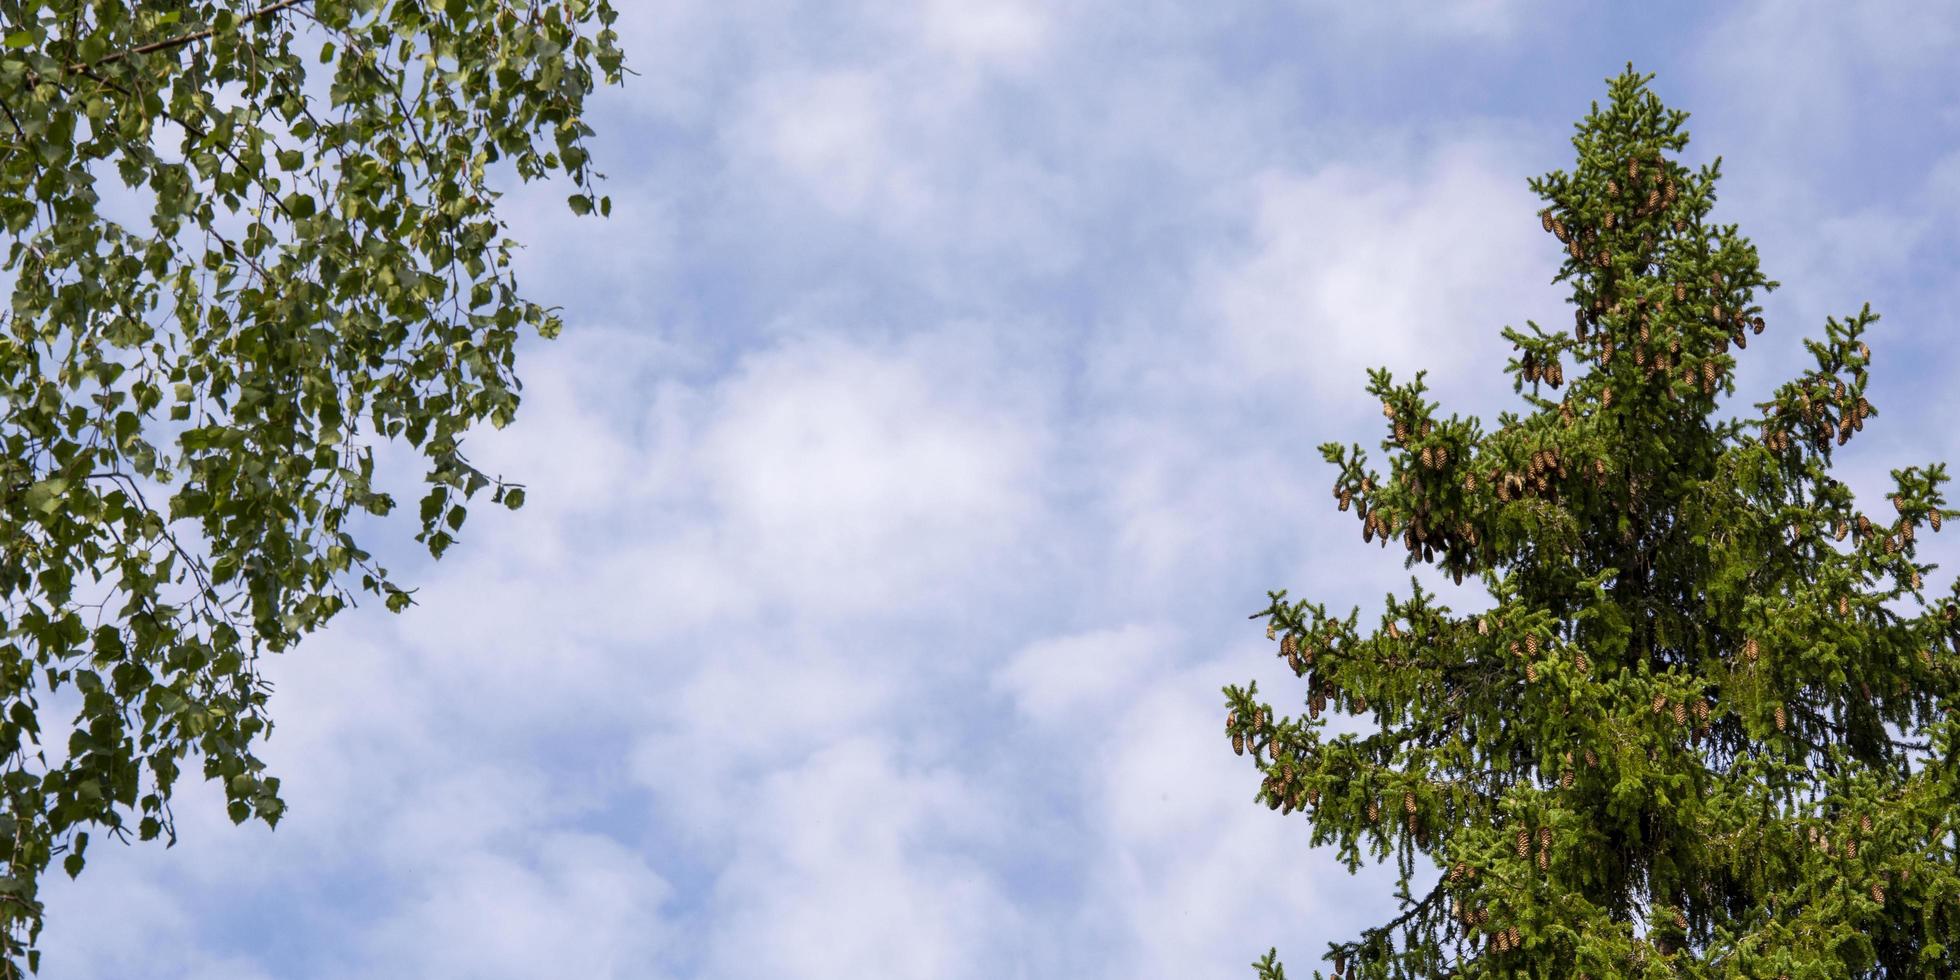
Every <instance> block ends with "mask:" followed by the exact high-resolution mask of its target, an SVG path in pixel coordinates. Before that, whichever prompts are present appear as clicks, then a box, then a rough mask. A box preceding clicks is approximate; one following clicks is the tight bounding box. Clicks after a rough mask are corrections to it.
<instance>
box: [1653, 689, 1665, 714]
mask: <svg viewBox="0 0 1960 980" xmlns="http://www.w3.org/2000/svg"><path fill="white" fill-rule="evenodd" d="M1666 707H1667V695H1665V694H1656V695H1654V713H1655V714H1660V713H1661V709H1663V708H1666Z"/></svg>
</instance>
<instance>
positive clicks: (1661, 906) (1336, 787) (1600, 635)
mask: <svg viewBox="0 0 1960 980" xmlns="http://www.w3.org/2000/svg"><path fill="white" fill-rule="evenodd" d="M1650 79H1651V76H1640V75H1636V74H1635V73H1634V72H1633V70H1632V67H1631V66H1629V67H1628V70H1627V72H1626V73H1625V74H1623V75H1621V76H1619V77H1617V78H1615V79H1612V80H1610V83H1609V89H1610V95H1611V104H1610V105H1609V106H1607V107H1606V108H1605V109H1603V110H1602V109H1601V108H1600V107H1599V105H1598V104H1597V103H1595V104H1594V105H1593V107H1592V111H1591V113H1590V114H1589V115H1588V116H1587V117H1586V118H1585V120H1584V121H1583V122H1582V123H1581V124H1580V125H1579V126H1578V133H1577V135H1576V136H1575V137H1574V139H1573V145H1574V146H1575V147H1576V148H1577V150H1578V163H1577V167H1576V169H1575V171H1574V172H1573V173H1571V174H1567V173H1565V172H1564V171H1558V172H1554V173H1552V174H1549V175H1547V176H1545V177H1544V178H1542V179H1538V180H1534V181H1532V183H1531V186H1532V188H1533V190H1534V191H1536V192H1537V193H1538V194H1539V195H1540V196H1541V197H1542V198H1543V199H1544V200H1545V201H1546V202H1547V204H1548V206H1547V207H1546V208H1545V210H1544V211H1542V212H1541V214H1540V219H1541V222H1542V224H1543V226H1544V228H1545V230H1546V231H1547V232H1548V233H1550V234H1552V235H1555V236H1556V237H1557V238H1558V240H1559V242H1560V243H1561V244H1563V245H1564V246H1565V247H1566V249H1567V252H1568V256H1567V258H1566V259H1565V260H1564V262H1563V265H1562V268H1561V271H1560V273H1559V275H1558V277H1557V279H1556V280H1555V281H1563V282H1569V283H1570V284H1571V301H1572V304H1573V306H1574V307H1575V315H1574V322H1573V327H1572V330H1571V331H1570V332H1569V333H1565V332H1558V333H1553V332H1548V331H1546V330H1544V329H1541V328H1540V327H1539V326H1538V325H1537V324H1528V325H1529V326H1530V332H1529V333H1526V332H1521V331H1517V330H1512V329H1509V328H1507V329H1506V330H1505V332H1504V336H1505V337H1506V339H1508V340H1509V341H1510V342H1511V343H1512V344H1513V345H1515V348H1516V350H1517V356H1516V357H1515V358H1514V359H1513V360H1512V362H1511V364H1510V365H1509V367H1508V369H1507V370H1508V371H1510V372H1511V373H1512V374H1513V375H1514V382H1513V388H1514V390H1515V391H1518V392H1520V393H1522V395H1523V397H1524V399H1525V401H1526V402H1527V403H1528V405H1529V406H1530V410H1529V411H1528V412H1526V413H1523V414H1517V413H1509V412H1507V413H1503V414H1502V415H1500V419H1499V423H1500V424H1499V426H1498V428H1497V429H1496V430H1495V431H1492V432H1485V431H1483V430H1482V428H1481V426H1480V424H1479V423H1478V422H1477V421H1476V420H1474V419H1472V420H1468V421H1465V420H1462V419H1459V418H1458V417H1456V416H1454V415H1452V416H1451V417H1449V418H1448V419H1443V418H1440V417H1438V414H1437V413H1438V409H1439V406H1438V405H1436V404H1435V403H1432V402H1428V401H1425V400H1424V399H1423V394H1424V391H1425V387H1424V385H1423V381H1422V377H1423V376H1422V375H1421V374H1418V375H1417V376H1416V378H1415V380H1414V382H1413V383H1410V384H1403V385H1396V384H1394V383H1393V382H1392V379H1391V378H1390V376H1389V374H1388V373H1387V372H1386V371H1376V372H1373V374H1372V382H1371V384H1370V386H1369V391H1370V392H1371V393H1372V394H1374V395H1375V396H1377V397H1379V398H1380V399H1381V400H1382V412H1383V415H1384V416H1385V418H1386V427H1387V428H1388V429H1389V430H1390V432H1389V436H1388V438H1387V439H1386V440H1385V441H1384V442H1383V444H1382V447H1383V450H1384V451H1385V452H1386V453H1387V454H1388V455H1389V457H1390V473H1389V475H1388V476H1387V477H1383V476H1381V475H1380V474H1378V473H1376V472H1374V471H1372V470H1370V469H1369V468H1368V466H1367V460H1366V457H1365V455H1364V454H1363V452H1362V450H1361V447H1360V446H1358V445H1357V446H1354V447H1352V449H1351V450H1350V449H1344V448H1342V447H1341V446H1340V445H1338V444H1335V443H1329V444H1327V445H1325V446H1323V447H1322V452H1323V454H1324V455H1325V457H1326V459H1327V460H1328V462H1329V463H1331V464H1332V465H1333V466H1335V467H1336V468H1337V469H1338V470H1339V475H1338V476H1337V477H1336V480H1335V484H1334V496H1335V498H1336V500H1337V502H1338V507H1339V508H1340V509H1341V510H1343V511H1347V510H1350V508H1351V509H1352V511H1353V513H1354V515H1355V517H1356V518H1357V519H1358V520H1359V521H1360V522H1361V525H1362V539H1363V541H1364V542H1371V541H1377V540H1378V541H1379V542H1380V543H1381V546H1382V547H1384V548H1386V547H1388V546H1389V543H1390V542H1391V541H1394V542H1396V543H1398V544H1400V546H1401V548H1402V549H1403V550H1404V551H1405V552H1406V554H1407V562H1406V567H1413V566H1414V564H1415V563H1416V562H1424V563H1428V564H1433V565H1434V566H1436V567H1437V568H1438V569H1440V570H1441V571H1443V572H1444V573H1446V574H1449V575H1451V576H1452V577H1453V578H1455V580H1456V581H1458V582H1461V581H1462V580H1463V578H1464V577H1465V576H1471V577H1474V578H1476V579H1479V580H1481V581H1482V582H1483V584H1484V585H1485V586H1486V587H1487V588H1488V590H1489V592H1490V593H1491V596H1492V598H1493V602H1494V604H1493V607H1492V608H1490V609H1489V610H1488V611H1487V612H1484V613H1478V614H1474V615H1467V616H1453V615H1452V614H1451V611H1450V610H1449V608H1448V607H1446V606H1443V605H1440V604H1438V602H1437V601H1436V596H1435V595H1434V594H1433V593H1425V592H1424V591H1423V590H1422V587H1421V585H1420V584H1419V583H1412V595H1411V596H1410V597H1409V598H1407V599H1406V600H1398V599H1397V598H1396V597H1395V596H1393V595H1391V596H1389V597H1388V599H1387V609H1386V611H1385V613H1384V614H1383V616H1382V618H1381V622H1380V628H1379V629H1378V630H1375V631H1374V632H1372V633H1370V634H1367V635H1364V634H1363V633H1362V632H1361V631H1360V630H1359V629H1358V620H1359V610H1358V609H1356V610H1355V611H1354V612H1353V613H1351V614H1350V615H1349V616H1347V617H1346V618H1340V617H1336V616H1332V615H1330V614H1329V613H1328V611H1327V609H1326V608H1325V607H1324V606H1322V605H1316V604H1311V603H1307V602H1304V601H1302V602H1291V603H1289V602H1287V601H1285V595H1286V593H1285V592H1284V591H1279V592H1273V593H1271V594H1270V595H1271V599H1272V604H1271V606H1270V608H1269V609H1267V610H1266V611H1264V612H1261V613H1259V614H1256V615H1255V617H1254V618H1261V617H1264V618H1266V619H1267V621H1268V624H1269V626H1268V637H1269V638H1277V639H1278V643H1279V655H1280V656H1281V657H1282V658H1284V659H1285V661H1286V662H1287V663H1288V664H1289V665H1290V666H1291V667H1292V669H1293V671H1294V673H1295V674H1296V675H1297V676H1298V677H1299V678H1300V679H1301V680H1302V682H1303V688H1304V690H1303V698H1304V702H1305V705H1304V707H1305V710H1304V711H1303V712H1301V713H1300V715H1299V716H1297V717H1291V718H1285V717H1279V716H1277V715H1275V714H1274V712H1273V709H1272V707H1271V705H1269V704H1266V703H1262V702H1260V701H1259V700H1257V695H1258V691H1257V688H1256V685H1247V686H1246V687H1244V688H1239V687H1236V686H1234V687H1228V688H1226V689H1225V694H1226V699H1227V708H1228V711H1229V717H1228V719H1227V723H1226V734H1227V735H1228V737H1229V738H1230V739H1231V740H1232V744H1233V747H1234V748H1235V749H1237V750H1239V751H1241V752H1245V753H1249V754H1250V755H1251V756H1252V759H1253V761H1254V762H1255V764H1256V765H1257V767H1258V768H1259V770H1260V771H1261V772H1262V774H1263V777H1264V781H1263V783H1262V785H1261V786H1260V789H1259V793H1258V798H1259V800H1260V801H1261V802H1263V803H1265V804H1266V805H1267V806H1269V807H1271V808H1274V809H1277V810H1280V811H1282V812H1284V813H1288V814H1291V813H1292V812H1293V811H1296V810H1298V811H1301V812H1302V813H1303V815H1304V816H1305V818H1306V819H1307V820H1308V821H1309V822H1310V823H1311V824H1312V827H1313V841H1314V843H1315V844H1317V845H1318V844H1332V845H1333V846H1334V847H1336V848H1337V849H1338V853H1339V854H1340V856H1341V859H1342V860H1343V861H1344V863H1345V864H1346V865H1347V867H1348V868H1349V870H1350V871H1353V870H1355V869H1357V868H1358V867H1359V866H1360V864H1361V862H1362V860H1363V856H1364V852H1365V854H1366V856H1367V857H1368V858H1370V859H1373V860H1376V861H1385V860H1387V859H1390V858H1393V859H1394V860H1395V861H1396V864H1397V868H1398V871H1399V881H1400V886H1399V895H1398V897H1399V898H1400V900H1401V911H1400V914H1399V915H1397V916H1396V917H1395V918H1394V919H1393V920H1392V921H1389V922H1385V923H1382V924H1380V925H1377V926H1374V927H1371V928H1367V929H1364V930H1362V931H1361V933H1360V935H1359V936H1357V937H1355V938H1353V939H1350V940H1345V941H1341V942H1337V943H1334V944H1333V945H1332V946H1331V947H1330V949H1329V950H1328V959H1329V960H1331V961H1332V964H1333V967H1334V969H1333V975H1335V976H1343V975H1345V976H1351V977H1353V976H1359V977H1397V978H1402V977H1425V978H1429V977H1488V976H1523V977H1547V978H1550V977H1559V978H1564V977H1588V976H1590V977H1600V978H1604V977H1680V976H1686V977H1737V978H1742V977H1748V978H1763V977H1814V978H1824V977H1854V976H1855V977H1880V976H1883V977H1950V976H1953V975H1954V973H1955V972H1956V968H1957V967H1960V952H1957V951H1956V950H1955V949H1954V948H1953V947H1952V946H1951V945H1949V943H1950V940H1951V938H1952V937H1954V936H1960V876H1957V875H1956V870H1957V868H1956V865H1957V864H1960V850H1957V849H1956V848H1957V847H1960V845H1956V840H1955V822H1956V821H1957V820H1960V780H1957V779H1956V772H1955V766H1956V761H1960V724H1956V720H1955V717H1954V715H1955V712H1956V710H1960V699H1957V698H1956V693H1957V692H1956V679H1960V655H1957V654H1956V640H1960V625H1957V624H1956V615H1960V602H1956V598H1960V584H1956V587H1955V590H1954V594H1951V595H1946V596H1930V597H1929V596H1928V595H1927V593H1926V592H1925V591H1923V590H1922V585H1923V583H1924V580H1923V576H1924V575H1925V574H1926V573H1927V572H1929V571H1930V570H1931V569H1932V568H1933V566H1931V565H1929V564H1921V563H1919V562H1918V561H1917V560H1916V559H1915V551H1916V545H1915V541H1916V536H1917V534H1918V533H1919V532H1920V530H1922V529H1926V530H1930V531H1938V530H1939V528H1940V525H1941V522H1942V520H1943V519H1944V518H1950V517H1952V516H1954V514H1955V513H1956V511H1953V510H1945V509H1943V505H1944V503H1945V500H1944V498H1943V496H1942V493H1941V489H1940V488H1941V485H1942V484H1943V483H1945V482H1946V480H1947V475H1946V469H1945V466H1944V465H1943V464H1942V465H1932V466H1925V467H1917V466H1915V467H1910V468H1906V469H1901V470H1895V471H1893V473H1892V479H1893V481H1894V483H1895V484H1896V491H1895V492H1894V493H1893V494H1891V498H1890V500H1889V501H1888V505H1889V506H1888V508H1887V509H1888V510H1889V511H1891V513H1890V514H1887V515H1883V516H1880V515H1874V514H1868V513H1866V512H1864V511H1861V510H1860V509H1858V507H1857V505H1856V503H1855V501H1854V500H1853V497H1852V494H1851V493H1850V491H1849V490H1848V489H1847V487H1846V486H1845V485H1844V484H1843V483H1841V482H1839V481H1838V480H1836V479H1833V478H1832V477H1831V475H1830V468H1831V454H1832V450H1833V448H1834V447H1836V446H1842V445H1844V444H1845V442H1846V441H1847V440H1849V439H1850V438H1852V437H1853V436H1854V435H1855V434H1856V433H1858V432H1860V431H1861V430H1863V428H1864V426H1865V423H1866V421H1867V420H1869V419H1871V418H1873V417H1875V416H1876V414H1877V411H1876V409H1874V408H1873V407H1872V405H1871V404H1870V402H1869V401H1868V400H1867V399H1866V397H1865V392H1866V384H1867V380H1868V377H1869V374H1868V372H1869V370H1870V368H1871V366H1872V364H1873V353H1872V350H1871V348H1870V346H1869V345H1868V343H1867V341H1866V339H1865V334H1866V332H1867V330H1868V328H1869V327H1870V326H1871V325H1872V324H1873V323H1874V322H1875V321H1876V320H1877V319H1878V318H1877V317H1876V316H1875V315H1874V314H1872V313H1871V311H1870V309H1869V307H1867V308H1866V309H1864V310H1862V311H1861V312H1859V313H1858V314H1857V315H1856V316H1853V317H1851V318H1849V319H1848V320H1845V321H1842V322H1840V321H1839V320H1837V319H1831V320H1830V321H1829V322H1828V323H1827V324H1826V325H1825V338H1824V339H1823V340H1822V341H1806V342H1805V343H1806V346H1807V348H1808V349H1809V351H1810V353H1811V354H1812V355H1814V357H1815V361H1816V366H1815V368H1814V369H1808V370H1806V371H1804V372H1803V373H1802V375H1801V376H1799V377H1796V378H1794V379H1792V380H1790V381H1788V382H1787V383H1784V384H1782V385H1781V386H1780V387H1778V388H1776V390H1775V392H1774V395H1773V396H1772V397H1771V398H1770V399H1769V400H1768V401H1766V402H1762V403H1759V404H1757V405H1756V406H1755V408H1756V409H1757V413H1758V414H1756V415H1754V416H1752V417H1750V418H1749V419H1747V420H1746V421H1740V420H1730V421H1715V420H1714V419H1713V416H1714V414H1715V412H1716V408H1717V403H1716V398H1717V395H1718V393H1721V394H1733V393H1734V385H1733V382H1732V381H1731V372H1732V371H1733V369H1734V365H1735V363H1736V357H1737V353H1732V348H1733V350H1734V351H1735V352H1740V351H1742V350H1743V349H1745V348H1746V347H1747V345H1748V341H1749V338H1750V337H1752V336H1754V335H1757V334H1760V333H1761V332H1762V331H1763V329H1764V326H1765V323H1764V320H1763V318H1762V316H1761V315H1760V312H1761V311H1760V308H1759V307H1758V306H1756V305H1754V300H1755V293H1756V291H1757V290H1764V291H1767V290H1770V289H1773V288H1775V286H1776V283H1774V282H1771V281H1769V280H1766V279H1765V278H1764V277H1763V275H1762V273H1761V272H1760V270H1759V269H1758V268H1757V258H1756V252H1755V249H1754V248H1753V247H1752V246H1751V245H1750V244H1749V243H1748V241H1747V240H1746V239H1744V238H1741V237H1739V236H1738V235H1737V234H1736V229H1735V227H1734V226H1733V225H1730V226H1721V225H1715V224H1712V223H1711V222H1710V221H1709V214H1710V210H1711V208H1712V206H1713V204H1714V201H1715V183H1716V180H1717V178H1718V176H1719V174H1720V160H1719V159H1718V160H1716V161H1715V163H1714V164H1713V165H1711V166H1707V167H1703V168H1701V169H1699V170H1698V171H1695V172H1690V171H1689V170H1688V169H1687V168H1685V167H1684V166H1683V165H1681V164H1680V163H1678V162H1676V161H1675V160H1674V159H1673V155H1674V154H1678V153H1679V152H1680V151H1681V149H1682V148H1683V147H1684V146H1685V145H1686V143H1687V134H1686V132H1685V131H1684V130H1683V129H1682V128H1681V126H1682V123H1683V122H1684V121H1685V119H1686V113H1682V112H1677V111H1671V110H1668V109H1666V108H1665V107H1664V106H1663V105H1662V104H1661V103H1660V101H1659V100H1658V99H1657V98H1656V97H1655V96H1654V95H1653V94H1652V93H1651V92H1649V91H1648V90H1647V89H1646V84H1647V82H1648V81H1649V80H1650ZM1568 358H1569V359H1570V360H1571V362H1572V363H1573V367H1574V371H1575V373H1577V372H1579V371H1583V373H1582V374H1577V376H1576V377H1575V378H1574V379H1573V380H1572V382H1571V383H1570V384H1569V385H1567V384H1566V378H1565V372H1566V361H1567V359H1568ZM1561 388H1563V389H1564V392H1563V394H1562V395H1561V394H1560V389H1561ZM1332 712H1343V713H1348V714H1351V715H1354V716H1358V717H1357V719H1356V722H1357V723H1356V724H1350V725H1348V726H1347V727H1349V728H1351V729H1358V730H1357V731H1349V732H1346V733H1341V734H1334V733H1330V732H1327V731H1326V728H1327V726H1328V724H1329V715H1330V713H1332ZM1432 874H1433V875H1435V882H1434V885H1433V887H1429V888H1428V889H1427V891H1426V892H1422V893H1418V892H1419V891H1420V889H1418V888H1415V886H1416V885H1417V883H1418V879H1419V878H1422V879H1426V878H1427V877H1428V876H1429V875H1432ZM1255 966H1256V967H1258V969H1259V971H1260V975H1261V976H1262V977H1268V978H1270V977H1277V976H1279V975H1280V973H1279V970H1278V966H1277V963H1276V962H1275V961H1274V959H1273V957H1272V956H1271V955H1270V954H1269V956H1268V958H1267V960H1265V961H1262V962H1261V963H1258V964H1255ZM1316 976H1317V977H1318V976H1319V974H1318V973H1316Z"/></svg>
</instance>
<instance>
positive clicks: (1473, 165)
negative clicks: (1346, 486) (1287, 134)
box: [1201, 140, 1563, 393]
mask: <svg viewBox="0 0 1960 980" xmlns="http://www.w3.org/2000/svg"><path fill="white" fill-rule="evenodd" d="M1529 175H1531V169H1530V168H1529V166H1528V165H1527V164H1526V163H1525V162H1524V159H1523V157H1522V155H1521V154H1519V153H1518V152H1516V151H1515V150H1513V149H1508V148H1506V147H1504V146H1501V145H1497V144H1493V143H1491V142H1488V141H1483V140H1471V141H1463V142H1457V143H1453V144H1450V145H1447V146H1444V147H1442V148H1440V149H1439V150H1437V151H1436V152H1435V153H1434V154H1433V155H1432V156H1431V158H1430V159H1427V160H1425V161H1423V162H1422V164H1421V165H1420V167H1419V168H1417V169H1416V170H1415V172H1413V173H1407V174H1400V173H1395V172H1393V171H1391V172H1389V173H1382V172H1380V171H1377V170H1373V169H1367V168H1364V167H1362V166H1360V165H1358V164H1354V163H1348V162H1337V163H1332V164H1330V165H1327V166H1325V167H1323V168H1321V169H1318V170H1316V171H1314V172H1311V173H1306V174H1286V173H1275V174H1272V175H1270V176H1268V177H1266V178H1264V179H1263V180H1261V181H1259V183H1258V185H1257V191H1256V193H1255V195H1254V211H1253V214H1252V216H1251V220H1252V224H1253V229H1254V231H1253V245H1252V248H1251V249H1250V250H1249V254H1247V255H1245V256H1243V257H1242V258H1240V259H1238V260H1236V261H1232V262H1229V263H1221V264H1220V265H1219V266H1218V267H1217V268H1216V269H1215V270H1214V271H1213V273H1212V274H1211V275H1210V276H1209V277H1208V280H1207V282H1206V283H1205V285H1204V286H1203V287H1202V290H1203V291H1202V293H1201V295H1203V296H1205V297H1207V300H1208V302H1209V304H1210V306H1211V307H1212V308H1213V309H1215V310H1216V313H1217V316H1218V318H1219V321H1220V323H1221V325H1222V334H1223V336H1222V338H1221V339H1222V340H1223V341H1224V342H1225V343H1226V344H1228V345H1229V346H1230V349H1231V351H1232V352H1233V353H1234V354H1235V355H1236V361H1235V362H1234V364H1235V366H1236V367H1237V368H1238V369H1239V371H1240V372H1241V373H1242V374H1243V375H1245V376H1247V377H1248V378H1250V379H1254V380H1264V379H1270V378H1273V377H1275V376H1280V375H1285V376H1291V377H1293V378H1295V379H1298V381H1300V382H1304V383H1305V384H1306V385H1307V386H1308V389H1309V390H1311V391H1314V392H1342V393H1346V392H1352V391H1355V390H1356V389H1357V388H1358V387H1359V386H1360V385H1361V384H1363V383H1365V378H1366V373H1365V372H1366V369H1367V368H1370V367H1376V366H1380V365H1383V364H1386V365H1389V366H1390V367H1391V368H1393V369H1394V370H1395V371H1396V373H1397V375H1398V376H1400V377H1402V378H1403V379H1405V380H1406V379H1407V378H1409V377H1411V376H1412V375H1413V374H1414V371H1415V369H1417V368H1438V369H1440V368H1443V367H1445V366H1448V365H1451V364H1456V363H1460V362H1461V361H1463V360H1464V359H1466V358H1467V357H1468V356H1469V355H1470V354H1471V353H1472V352H1473V351H1477V350H1481V349H1484V348H1488V347H1489V346H1490V342H1491V336H1492V334H1494V333H1495V332H1496V330H1497V328H1498V327H1499V326H1501V325H1502V324H1504V323H1507V322H1509V323H1512V324H1514V325H1516V326H1518V327H1519V328H1521V329H1522V328H1523V325H1524V324H1523V322H1522V321H1523V320H1524V318H1525V316H1526V315H1527V314H1529V312H1530V311H1531V310H1532V309H1533V308H1534V307H1536V308H1541V309H1542V308H1550V302H1552V301H1554V300H1555V299H1556V298H1557V296H1558V295H1559V294H1557V293H1556V292H1554V291H1552V290H1551V289H1550V288H1549V287H1545V286H1543V285H1541V284H1542V283H1544V282H1545V281H1546V280H1548V279H1549V278H1550V271H1555V270H1556V268H1557V260H1556V258H1551V259H1550V260H1549V261H1548V259H1547V256H1548V255H1549V254H1550V252H1549V249H1548V248H1547V247H1546V246H1545V244H1544V242H1543V241H1541V239H1543V238H1544V236H1543V235H1542V234H1541V233H1540V229H1539V228H1538V225H1537V222H1536V220H1535V217H1534V215H1535V213H1536V210H1537V207H1538V200H1537V198H1536V197H1535V196H1534V195H1532V194H1531V192H1530V191H1529V189H1527V188H1526V186H1525V177H1526V176H1529ZM1548 326H1550V327H1552V328H1553V329H1558V328H1560V327H1562V326H1563V324H1559V323H1552V324H1548Z"/></svg>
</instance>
